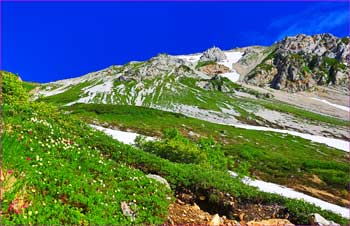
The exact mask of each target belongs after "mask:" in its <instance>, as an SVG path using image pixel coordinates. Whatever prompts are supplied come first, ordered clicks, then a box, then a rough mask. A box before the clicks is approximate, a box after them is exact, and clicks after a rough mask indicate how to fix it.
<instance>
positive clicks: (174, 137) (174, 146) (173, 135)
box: [137, 129, 207, 164]
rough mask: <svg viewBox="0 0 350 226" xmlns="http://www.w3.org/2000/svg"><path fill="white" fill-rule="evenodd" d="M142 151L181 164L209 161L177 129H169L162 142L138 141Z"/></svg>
mask: <svg viewBox="0 0 350 226" xmlns="http://www.w3.org/2000/svg"><path fill="white" fill-rule="evenodd" d="M137 145H138V146H139V147H141V148H142V150H144V151H146V152H149V153H152V154H155V155H158V156H160V157H162V158H165V159H169V160H171V161H173V162H181V163H195V164H197V163H201V162H206V161H207V156H206V154H205V153H204V152H202V151H201V150H200V149H199V148H198V146H197V145H196V144H194V143H192V142H191V141H189V140H188V139H187V138H185V137H183V136H181V135H180V133H179V132H178V131H177V130H175V129H167V130H166V131H165V132H164V140H162V141H144V140H142V139H138V140H137Z"/></svg>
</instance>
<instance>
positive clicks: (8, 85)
mask: <svg viewBox="0 0 350 226" xmlns="http://www.w3.org/2000/svg"><path fill="white" fill-rule="evenodd" d="M1 77H2V93H1V96H2V100H3V103H5V104H8V103H12V102H18V101H19V102H26V101H28V98H29V95H28V93H27V92H26V90H25V88H24V87H23V86H22V83H21V81H20V79H19V77H18V76H16V75H14V74H12V73H10V72H6V71H1Z"/></svg>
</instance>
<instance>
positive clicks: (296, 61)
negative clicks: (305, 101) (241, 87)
mask: <svg viewBox="0 0 350 226" xmlns="http://www.w3.org/2000/svg"><path fill="white" fill-rule="evenodd" d="M247 54H249V53H247ZM271 56H272V59H271V58H268V59H266V60H264V61H263V62H262V64H260V65H258V66H257V67H256V68H255V69H254V70H253V71H251V72H250V73H249V74H248V76H246V77H245V78H244V81H245V82H247V83H250V84H254V85H258V86H265V85H266V84H270V86H271V87H272V88H275V89H281V90H286V91H288V92H298V91H303V90H310V91H312V90H314V89H315V88H316V85H336V86H342V87H347V86H348V85H350V81H349V77H348V76H346V71H348V70H349V69H350V68H349V66H348V65H350V64H349V63H350V62H349V59H350V45H349V43H347V44H346V41H343V39H340V38H337V37H335V36H333V35H331V34H319V35H313V36H307V35H304V34H300V35H296V36H293V37H287V38H285V39H283V40H282V41H280V42H277V43H276V51H275V52H274V53H273V55H271ZM348 58H349V59H348ZM344 63H346V64H347V65H346V64H344ZM271 66H272V68H271ZM275 69H276V70H275Z"/></svg>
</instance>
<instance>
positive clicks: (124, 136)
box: [90, 124, 156, 144]
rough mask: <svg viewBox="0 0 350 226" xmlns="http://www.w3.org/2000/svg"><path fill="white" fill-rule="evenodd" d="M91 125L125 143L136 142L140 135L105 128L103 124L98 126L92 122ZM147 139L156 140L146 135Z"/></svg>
mask: <svg viewBox="0 0 350 226" xmlns="http://www.w3.org/2000/svg"><path fill="white" fill-rule="evenodd" d="M90 126H91V127H92V128H94V129H96V130H99V131H101V132H104V133H105V134H107V135H109V136H111V137H112V138H113V139H115V140H118V141H120V142H122V143H124V144H135V139H136V137H138V136H140V134H138V133H133V132H124V131H119V130H114V129H109V128H105V127H102V126H96V125H92V124H90ZM146 140H149V141H150V140H156V138H154V137H146Z"/></svg>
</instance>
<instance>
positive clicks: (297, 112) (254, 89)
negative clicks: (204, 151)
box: [34, 34, 349, 139]
mask: <svg viewBox="0 0 350 226" xmlns="http://www.w3.org/2000/svg"><path fill="white" fill-rule="evenodd" d="M347 40H348V38H343V39H340V38H336V37H334V36H332V35H330V34H322V35H314V36H306V35H297V36H295V37H287V38H285V39H283V40H282V41H279V42H277V43H275V44H274V45H272V46H270V47H262V46H251V47H244V48H237V49H232V50H228V51H222V50H220V49H219V48H217V47H213V48H210V49H208V50H206V51H205V52H203V53H196V54H190V55H178V56H172V55H167V54H159V55H158V56H156V57H153V58H151V59H149V60H147V61H144V62H130V63H127V64H125V65H118V66H110V67H108V68H106V69H103V70H100V71H97V72H92V73H89V74H87V75H84V76H82V77H78V78H72V79H66V80H61V81H56V82H51V83H47V84H43V85H41V86H39V87H38V88H37V89H36V90H35V94H34V97H35V98H39V97H40V98H42V99H43V100H45V101H48V102H51V103H56V104H58V105H61V106H62V105H65V106H70V105H73V104H76V103H101V104H116V105H134V106H145V107H151V108H154V109H160V110H165V111H171V112H176V113H182V114H185V115H187V116H191V117H196V118H199V119H203V120H207V121H210V122H216V123H222V124H237V123H243V124H250V125H260V126H268V127H273V128H280V129H288V128H290V129H293V130H296V131H299V132H307V133H309V134H313V135H322V136H324V135H325V136H331V137H335V138H341V139H347V128H346V126H347V122H344V120H346V119H348V114H347V112H346V111H338V110H337V108H336V107H333V108H329V105H327V104H325V103H324V102H322V101H323V100H326V101H329V102H336V104H338V105H339V106H341V105H346V101H345V100H346V96H347V94H346V90H347V84H348V77H347V76H345V70H347V69H348V67H349V66H347V60H348V59H349V52H348V48H347V47H349V42H348V41H347ZM279 90H281V92H280V91H279ZM303 90H309V91H311V90H314V92H312V93H310V92H309V93H307V92H306V93H305V92H297V93H293V92H296V91H303ZM283 91H289V92H283ZM334 98H336V99H335V100H334ZM345 108H346V107H345ZM305 110H307V111H308V112H309V111H311V112H312V113H308V112H305ZM329 116H331V117H329ZM334 117H335V118H334ZM315 122H316V123H315ZM330 122H331V123H330ZM333 122H335V123H336V124H337V125H338V127H336V128H335V127H334V125H333ZM317 124H318V125H317Z"/></svg>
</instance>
